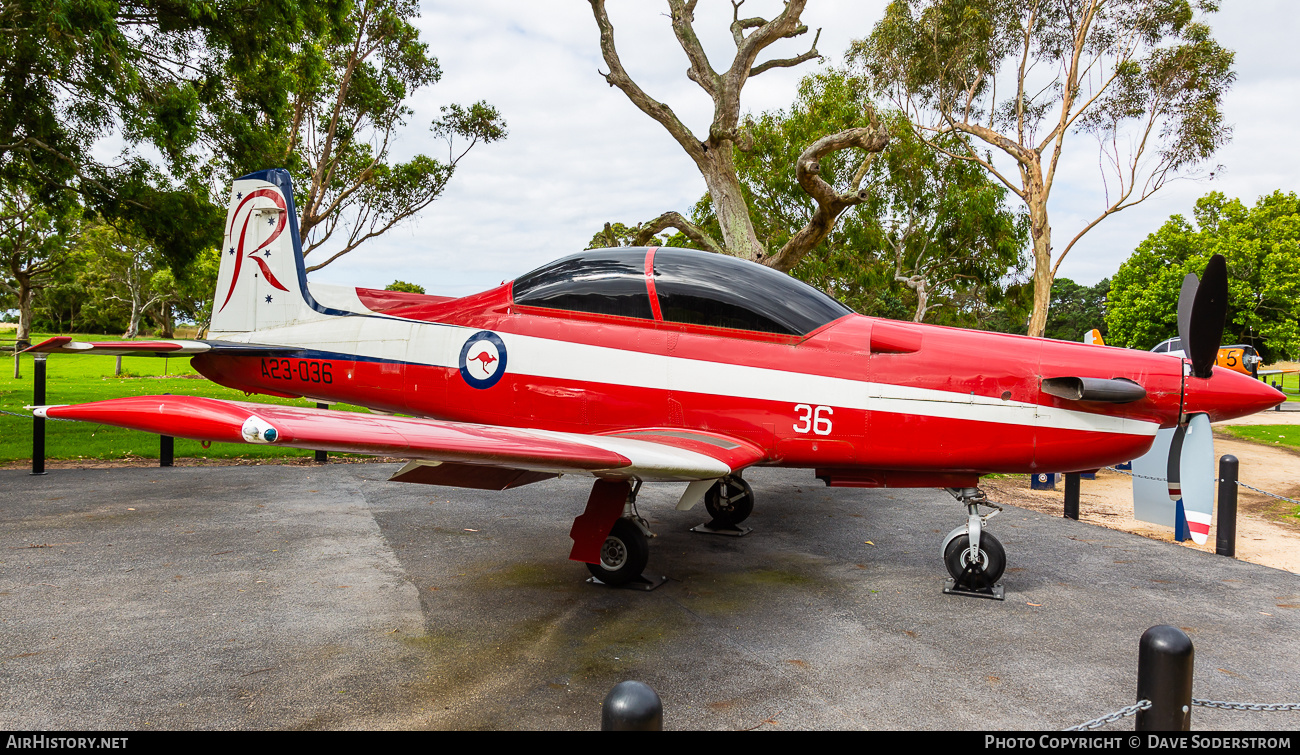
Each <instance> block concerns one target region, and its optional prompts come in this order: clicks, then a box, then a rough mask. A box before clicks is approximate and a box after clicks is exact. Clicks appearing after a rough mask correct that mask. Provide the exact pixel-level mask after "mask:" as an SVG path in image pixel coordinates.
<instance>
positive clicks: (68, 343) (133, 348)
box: [22, 336, 302, 357]
mask: <svg viewBox="0 0 1300 755" xmlns="http://www.w3.org/2000/svg"><path fill="white" fill-rule="evenodd" d="M300 351H302V349H297V348H290V347H285V346H266V345H263V344H256V343H233V342H231V341H185V340H153V341H74V340H72V337H71V336H56V337H54V338H49V339H46V340H44V341H41V342H40V343H38V344H36V345H34V346H32V347H30V348H27V349H24V350H23V352H22V353H24V354H94V355H97V356H109V357H184V356H191V355H193V354H205V353H207V352H217V353H221V354H238V355H240V356H251V357H255V356H262V357H267V356H293V355H295V354H297V353H299V352H300Z"/></svg>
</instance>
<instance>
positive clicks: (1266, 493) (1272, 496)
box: [1215, 480, 1300, 503]
mask: <svg viewBox="0 0 1300 755" xmlns="http://www.w3.org/2000/svg"><path fill="white" fill-rule="evenodd" d="M1215 482H1218V480H1215ZM1237 484H1238V485H1240V486H1241V487H1243V488H1250V489H1251V490H1253V491H1255V492H1256V493H1263V494H1264V495H1266V496H1268V497H1269V498H1276V499H1278V500H1279V501H1289V502H1290V503H1300V501H1297V500H1296V499H1294V498H1287V497H1286V496H1284V495H1278V494H1276V493H1270V492H1268V491H1267V490H1260V489H1259V488H1257V487H1255V486H1254V485H1247V484H1246V483H1244V482H1242V481H1241V480H1237Z"/></svg>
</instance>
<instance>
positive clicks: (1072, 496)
mask: <svg viewBox="0 0 1300 755" xmlns="http://www.w3.org/2000/svg"><path fill="white" fill-rule="evenodd" d="M1065 518H1066V519H1073V520H1074V521H1076V522H1077V521H1079V473H1078V472H1066V473H1065Z"/></svg>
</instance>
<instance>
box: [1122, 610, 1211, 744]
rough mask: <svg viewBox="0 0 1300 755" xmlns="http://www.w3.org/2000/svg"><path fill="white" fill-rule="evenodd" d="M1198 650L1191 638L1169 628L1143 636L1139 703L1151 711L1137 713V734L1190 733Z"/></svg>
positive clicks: (1140, 652)
mask: <svg viewBox="0 0 1300 755" xmlns="http://www.w3.org/2000/svg"><path fill="white" fill-rule="evenodd" d="M1195 655H1196V653H1195V650H1194V649H1193V648H1192V641H1191V639H1189V638H1188V636H1187V634H1186V633H1185V632H1183V630H1181V629H1179V628H1178V627H1171V626H1169V625H1167V624H1161V625H1159V626H1154V627H1151V628H1150V629H1148V630H1147V631H1145V632H1143V633H1142V639H1141V640H1140V641H1139V642H1138V688H1137V699H1138V700H1150V701H1151V707H1150V708H1148V709H1147V710H1139V711H1138V712H1137V720H1136V722H1135V726H1134V730H1135V731H1190V730H1191V728H1192V663H1193V661H1194V660H1195Z"/></svg>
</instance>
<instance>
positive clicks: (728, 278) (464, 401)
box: [31, 170, 1282, 586]
mask: <svg viewBox="0 0 1300 755" xmlns="http://www.w3.org/2000/svg"><path fill="white" fill-rule="evenodd" d="M224 247H225V254H224V255H223V257H222V267H221V271H220V274H219V276H218V283H217V291H216V299H215V303H214V314H213V319H212V326H211V331H210V335H211V338H210V339H208V340H203V341H153V342H113V343H73V342H72V341H71V339H69V338H54V339H50V340H49V341H46V342H45V343H42V344H38V345H37V346H34V347H33V348H32V349H31V350H32V351H36V352H60V353H103V354H127V355H141V354H153V355H160V356H161V355H167V356H177V355H184V354H190V355H193V359H192V364H193V365H194V367H195V368H196V369H197V370H198V371H199V372H201V373H202V374H204V375H205V376H207V377H208V378H209V379H211V380H214V381H216V382H218V383H221V384H222V385H226V386H230V387H233V388H238V389H242V390H244V391H248V392H257V393H265V394H270V395H276V396H303V397H307V398H310V399H313V400H316V401H320V402H346V403H352V404H359V405H362V406H366V407H370V408H371V409H372V410H374V412H375V413H374V414H357V413H350V412H338V411H330V410H321V409H309V408H295V407H282V406H267V405H260V404H251V403H244V402H231V401H218V400H214V399H206V398H193V397H184V396H144V397H132V398H122V399H113V400H109V401H101V402H95V403H91V404H82V405H73V406H47V407H35V411H36V413H37V414H38V415H42V416H48V417H62V418H68V419H79V420H85V421H91V422H101V423H105V424H111V425H117V426H122V427H129V428H134V429H139V430H144V431H147V432H153V433H161V434H167V435H174V436H181V437H186V438H193V439H197V440H206V441H223V442H245V443H275V444H279V445H285V446H292V447H295V448H306V449H323V450H327V451H337V452H354V453H366V454H376V455H384V456H402V457H406V458H409V459H411V462H410V463H409V464H407V465H406V466H404V467H403V468H402V469H401V470H399V471H398V472H397V473H396V474H394V475H393V477H392V479H393V480H398V481H402V482H415V483H428V484H436V485H455V486H461V487H470V488H481V489H493V490H504V489H507V488H511V487H515V486H518V485H525V484H530V483H534V482H538V481H541V480H545V479H548V478H551V477H555V476H558V475H561V474H581V475H589V476H592V477H594V478H595V483H594V484H593V486H592V492H591V495H590V497H589V499H588V501H587V505H586V509H585V511H584V512H583V513H582V514H581V515H579V516H578V517H577V518H576V519H575V520H574V525H573V529H572V532H571V536H572V538H573V540H574V546H573V550H572V552H571V554H570V558H572V559H575V560H578V561H583V562H586V563H587V564H588V567H589V569H590V570H591V572H592V573H593V574H594V575H596V576H597V577H598V578H600V579H601V580H603V581H605V582H608V583H623V582H628V581H630V580H634V579H636V578H637V577H638V576H639V575H640V574H641V571H642V569H643V568H644V567H645V564H646V559H647V557H648V545H647V536H648V535H649V534H650V531H649V526H648V524H647V522H646V520H645V519H644V518H642V517H641V516H640V514H639V513H638V512H637V509H636V506H635V501H636V492H637V490H638V489H639V487H640V485H641V483H643V482H678V483H686V487H685V491H684V492H683V493H682V495H681V498H680V501H679V503H678V508H679V509H689V508H691V507H693V506H694V505H695V504H696V503H697V502H698V501H700V500H701V499H703V500H704V501H705V506H706V508H707V509H708V510H709V513H710V514H711V515H712V516H713V518H714V524H715V525H717V526H725V525H735V524H738V523H739V522H741V521H743V520H744V519H745V517H747V516H748V515H749V512H750V511H751V509H752V506H753V502H754V494H753V491H752V490H751V489H750V488H749V486H748V484H747V483H745V481H744V480H743V479H742V478H741V473H742V471H743V470H744V469H745V468H747V467H749V466H752V465H768V466H784V467H802V468H810V469H813V470H815V474H816V476H817V477H818V478H819V479H821V480H823V481H824V482H825V483H826V484H828V485H831V486H849V487H941V488H946V489H947V490H948V491H949V492H950V493H951V494H952V495H953V496H954V497H955V498H956V499H957V500H958V501H959V502H960V503H961V504H962V505H963V506H964V507H965V509H966V522H965V524H963V525H961V526H959V527H957V528H955V529H954V530H953V531H952V532H951V533H949V535H948V537H947V538H946V539H945V540H944V541H943V546H942V551H943V556H944V561H945V564H946V566H947V568H948V571H949V572H950V573H951V574H952V575H953V577H954V579H955V580H957V581H958V582H962V583H965V584H967V585H972V586H988V585H992V584H993V583H994V582H996V580H997V579H998V578H999V577H1000V576H1001V574H1002V571H1003V569H1004V567H1005V553H1004V551H1003V548H1002V546H1001V544H1000V543H999V542H998V540H997V539H996V538H995V537H994V536H993V535H992V534H990V533H989V532H987V531H986V530H985V525H986V524H987V520H988V518H989V517H990V516H992V515H993V514H995V513H996V508H994V510H993V511H992V512H990V513H988V514H981V513H980V507H981V506H987V503H986V501H985V499H984V496H983V494H982V493H981V491H980V490H979V488H978V482H979V477H980V475H981V474H986V473H991V472H1001V473H1033V472H1036V471H1057V472H1061V471H1075V470H1088V469H1096V468H1098V467H1101V466H1105V465H1109V464H1114V463H1117V462H1121V461H1125V460H1127V459H1132V458H1134V457H1136V456H1139V455H1141V454H1142V453H1143V452H1145V451H1146V450H1147V449H1148V448H1149V447H1150V446H1151V444H1152V440H1153V438H1154V437H1155V435H1156V432H1157V430H1158V429H1160V428H1162V427H1165V428H1170V427H1184V426H1186V422H1187V421H1188V417H1189V416H1192V415H1195V414H1198V413H1199V414H1204V415H1206V416H1208V417H1209V418H1211V419H1214V420H1219V419H1227V418H1231V417H1237V416H1242V415H1245V414H1250V413H1253V412H1255V411H1259V410H1261V409H1264V408H1267V407H1270V406H1272V405H1274V404H1276V403H1277V402H1278V401H1280V400H1281V399H1282V397H1281V394H1279V393H1278V392H1277V391H1275V390H1273V389H1272V388H1270V387H1268V386H1266V385H1263V384H1262V383H1259V382H1258V381H1254V380H1251V379H1249V378H1247V377H1245V376H1243V375H1239V374H1236V373H1232V372H1229V371H1226V370H1223V369H1214V368H1213V365H1212V363H1213V355H1214V352H1215V351H1216V350H1217V348H1218V343H1217V338H1218V336H1217V335H1216V334H1217V333H1221V332H1222V319H1223V305H1224V303H1225V302H1226V285H1227V282H1226V274H1224V273H1223V272H1222V271H1221V270H1220V272H1218V273H1214V274H1211V273H1207V277H1206V285H1204V286H1201V290H1200V292H1198V293H1197V294H1196V296H1195V299H1196V302H1195V312H1194V314H1193V316H1192V324H1191V329H1190V332H1189V333H1190V340H1191V343H1192V344H1193V348H1192V349H1191V353H1192V358H1191V360H1190V362H1185V361H1184V360H1174V359H1170V358H1168V357H1167V356H1165V355H1157V354H1151V353H1149V352H1139V351H1131V350H1127V349H1112V350H1111V351H1110V353H1108V354H1107V355H1106V357H1105V358H1098V354H1097V351H1096V348H1097V347H1094V346H1088V345H1085V344H1078V343H1067V342H1063V341H1053V340H1048V339H1039V338H1027V337H1023V336H1013V335H1005V334H997V333H984V332H979V331H970V330H961V329H954V328H944V327H937V326H927V325H920V324H915V323H904V322H895V321H890V320H881V319H876V318H870V317H864V316H861V315H857V314H854V313H853V312H851V311H850V310H848V309H847V308H845V307H844V306H842V305H841V304H839V303H838V302H836V301H834V300H833V299H831V298H829V297H827V296H826V295H824V294H822V293H821V292H819V291H817V290H815V289H813V288H811V287H809V286H807V285H805V284H803V283H801V282H799V281H797V280H795V279H794V278H791V277H789V276H787V275H784V274H781V273H778V272H776V271H774V270H771V269H769V268H766V267H764V266H762V265H757V264H753V263H749V262H745V261H741V260H738V259H734V258H731V257H726V256H723V255H714V254H707V253H703V252H696V251H691V250H683V249H654V248H650V249H646V248H631V249H629V248H622V249H598V250H592V251H587V252H581V253H578V254H575V255H571V256H569V257H565V258H563V259H561V260H558V261H556V262H553V263H550V264H548V265H545V266H543V267H541V268H538V269H537V270H534V271H532V272H530V273H528V274H526V275H524V276H521V277H520V278H517V279H516V280H514V281H512V282H509V283H505V284H503V285H501V286H500V287H498V288H494V289H492V290H489V291H485V292H483V293H480V294H475V295H472V296H466V297H462V298H458V299H450V298H445V297H436V296H424V295H415V294H404V293H393V292H386V291H376V290H372V289H365V288H340V287H328V286H320V285H308V283H307V280H306V275H305V273H304V267H303V262H302V252H301V242H300V239H299V235H298V224H297V218H296V216H295V214H294V207H293V190H292V186H291V185H290V181H289V176H288V173H287V172H286V171H283V170H272V171H263V172H260V173H254V174H252V175H249V176H245V177H243V178H241V179H238V180H237V181H235V183H234V187H233V189H232V192H231V200H230V209H229V213H228V216H227V221H226V238H225V244H224ZM1212 267H1213V265H1212ZM1219 268H1220V269H1221V268H1222V260H1221V259H1220V260H1219ZM1216 313H1217V314H1216ZM1216 316H1217V318H1218V325H1217V326H1216V325H1215V322H1214V320H1215V317H1216ZM1206 349H1208V352H1207V351H1206ZM1207 353H1208V355H1209V356H1208V357H1207V356H1206V354H1207ZM395 414H403V415H409V416H406V417H401V416H391V415H395ZM485 505H488V503H487V502H486V501H485Z"/></svg>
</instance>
